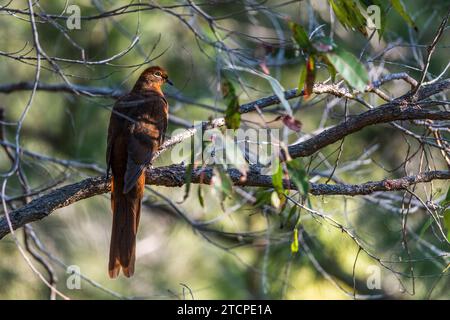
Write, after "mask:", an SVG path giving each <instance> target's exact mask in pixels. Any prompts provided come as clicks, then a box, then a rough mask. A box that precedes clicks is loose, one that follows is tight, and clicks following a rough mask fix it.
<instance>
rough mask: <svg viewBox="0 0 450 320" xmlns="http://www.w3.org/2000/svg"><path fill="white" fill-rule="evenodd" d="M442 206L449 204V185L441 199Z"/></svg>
mask: <svg viewBox="0 0 450 320" xmlns="http://www.w3.org/2000/svg"><path fill="white" fill-rule="evenodd" d="M441 204H442V206H444V207H446V206H448V205H449V204H450V187H449V188H448V190H447V194H446V196H445V199H444V200H443V201H442V203H441Z"/></svg>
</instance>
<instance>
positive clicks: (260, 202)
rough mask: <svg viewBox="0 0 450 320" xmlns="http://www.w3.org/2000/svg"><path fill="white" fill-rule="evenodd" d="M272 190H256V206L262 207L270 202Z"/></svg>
mask: <svg viewBox="0 0 450 320" xmlns="http://www.w3.org/2000/svg"><path fill="white" fill-rule="evenodd" d="M271 195H272V191H271V190H269V189H260V190H258V191H257V192H256V195H255V198H256V201H255V204H254V205H255V206H258V207H262V206H265V205H268V204H270V202H271V199H270V197H271Z"/></svg>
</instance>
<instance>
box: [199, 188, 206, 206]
mask: <svg viewBox="0 0 450 320" xmlns="http://www.w3.org/2000/svg"><path fill="white" fill-rule="evenodd" d="M197 196H198V202H199V203H200V205H201V206H202V208H204V207H205V199H204V198H203V192H202V186H201V185H198V189H197Z"/></svg>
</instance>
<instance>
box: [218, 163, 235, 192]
mask: <svg viewBox="0 0 450 320" xmlns="http://www.w3.org/2000/svg"><path fill="white" fill-rule="evenodd" d="M218 171H219V175H220V181H221V189H222V192H223V193H224V195H225V196H226V197H231V195H232V194H233V181H231V178H230V176H229V175H228V173H226V172H225V170H224V169H223V168H222V167H219V170H218Z"/></svg>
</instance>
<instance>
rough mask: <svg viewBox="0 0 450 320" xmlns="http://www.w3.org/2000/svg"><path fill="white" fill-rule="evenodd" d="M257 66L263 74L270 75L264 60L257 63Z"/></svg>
mask: <svg viewBox="0 0 450 320" xmlns="http://www.w3.org/2000/svg"><path fill="white" fill-rule="evenodd" d="M259 66H260V67H261V69H262V71H263V72H264V73H265V74H270V70H269V68H268V67H267V64H266V60H265V59H264V60H263V61H261V62H260V63H259Z"/></svg>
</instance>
